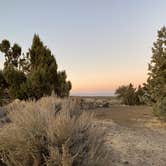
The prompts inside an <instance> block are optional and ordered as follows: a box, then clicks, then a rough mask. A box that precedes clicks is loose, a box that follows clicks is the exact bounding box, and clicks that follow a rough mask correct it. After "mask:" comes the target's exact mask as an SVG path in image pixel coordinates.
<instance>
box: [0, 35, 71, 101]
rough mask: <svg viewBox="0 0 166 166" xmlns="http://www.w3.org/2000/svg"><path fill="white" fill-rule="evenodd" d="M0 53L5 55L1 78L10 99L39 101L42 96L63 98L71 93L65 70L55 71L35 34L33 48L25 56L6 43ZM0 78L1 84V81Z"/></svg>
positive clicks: (49, 56)
mask: <svg viewBox="0 0 166 166" xmlns="http://www.w3.org/2000/svg"><path fill="white" fill-rule="evenodd" d="M0 51H1V52H2V53H3V54H4V56H5V63H4V69H3V73H4V74H3V76H4V79H5V81H6V83H7V85H8V93H9V95H10V98H12V99H14V98H19V99H29V98H31V99H39V98H41V97H42V96H44V95H51V93H52V91H54V92H55V94H56V95H57V96H60V97H66V96H68V95H69V91H70V90H71V82H70V81H67V75H66V72H65V71H62V72H60V71H59V72H58V70H57V68H58V66H57V63H56V60H55V57H54V55H53V54H52V53H51V51H50V49H49V48H47V47H46V46H45V45H44V44H43V42H42V41H41V40H40V38H39V36H38V35H36V34H35V35H34V38H33V41H32V46H31V48H30V49H29V51H28V52H27V53H26V54H22V53H21V47H20V46H19V45H18V44H14V45H13V46H12V47H11V45H10V42H9V41H8V40H3V41H2V42H1V43H0ZM1 78H2V77H1V75H0V81H1V80H2V79H1Z"/></svg>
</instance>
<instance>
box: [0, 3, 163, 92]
mask: <svg viewBox="0 0 166 166" xmlns="http://www.w3.org/2000/svg"><path fill="white" fill-rule="evenodd" d="M0 22H1V23H0V25H1V26H0V40H3V39H8V40H10V41H11V42H12V43H13V42H16V43H18V44H20V45H21V46H22V49H23V51H24V52H26V50H27V49H28V48H29V47H30V45H31V41H32V37H33V35H34V33H37V34H39V36H40V37H41V39H42V41H43V42H44V44H45V45H47V46H48V47H49V48H50V49H51V50H52V52H53V54H54V55H55V57H56V60H57V63H58V66H59V70H63V69H65V70H66V72H67V75H68V79H69V80H71V82H72V85H73V88H72V91H71V94H72V95H111V94H112V93H113V92H114V90H115V89H116V88H117V87H118V86H119V85H122V84H128V83H130V82H132V83H133V84H135V85H138V84H141V83H143V82H145V81H146V78H147V68H148V62H149V61H150V57H151V47H152V44H153V42H154V41H155V39H156V34H157V30H158V29H159V28H160V27H161V26H163V25H165V23H166V1H165V0H5V1H4V0H0ZM3 63H4V59H3V56H2V55H0V68H2V66H3Z"/></svg>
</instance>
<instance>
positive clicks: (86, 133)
mask: <svg viewBox="0 0 166 166" xmlns="http://www.w3.org/2000/svg"><path fill="white" fill-rule="evenodd" d="M75 102H76V101H75V100H73V99H72V100H67V99H66V100H60V99H55V98H54V97H49V98H48V97H47V98H46V97H45V98H42V99H41V100H39V101H38V102H32V101H29V102H21V103H18V102H15V103H12V104H10V105H9V106H8V107H6V111H7V113H8V114H9V118H10V120H11V123H9V124H7V125H5V127H3V128H2V129H1V130H0V157H1V161H2V162H3V163H4V164H6V165H7V166H8V165H12V166H30V165H34V166H45V165H46V166H78V165H80V166H92V165H95V166H101V165H103V166H104V165H109V163H108V152H107V150H106V148H105V145H104V139H103V138H104V133H103V132H101V131H99V129H98V128H97V127H95V125H93V123H92V118H93V116H92V115H90V114H89V113H86V112H82V111H78V112H77V110H76V109H77V105H76V104H75ZM59 104H60V105H61V110H60V111H57V110H56V108H57V107H56V106H57V105H59Z"/></svg>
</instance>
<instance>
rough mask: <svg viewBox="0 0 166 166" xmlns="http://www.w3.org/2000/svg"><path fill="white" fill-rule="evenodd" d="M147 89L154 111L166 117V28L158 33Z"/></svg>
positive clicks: (153, 49)
mask: <svg viewBox="0 0 166 166" xmlns="http://www.w3.org/2000/svg"><path fill="white" fill-rule="evenodd" d="M145 87H146V96H147V98H148V102H149V103H150V104H151V105H152V106H153V107H154V111H155V112H156V113H157V114H160V113H161V115H165V114H166V113H165V114H164V113H163V112H165V111H166V110H165V109H164V107H165V104H164V102H163V99H164V100H165V97H166V27H162V28H161V29H160V30H159V31H158V35H157V40H156V42H155V43H154V44H153V48H152V58H151V62H150V64H149V77H148V80H147V83H146V85H145Z"/></svg>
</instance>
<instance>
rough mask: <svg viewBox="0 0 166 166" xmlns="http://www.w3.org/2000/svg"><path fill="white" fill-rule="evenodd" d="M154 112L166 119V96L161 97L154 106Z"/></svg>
mask: <svg viewBox="0 0 166 166" xmlns="http://www.w3.org/2000/svg"><path fill="white" fill-rule="evenodd" d="M153 112H154V114H155V115H156V116H158V117H159V118H160V119H162V120H166V97H164V98H161V99H159V100H158V101H157V102H156V103H155V104H154V106H153Z"/></svg>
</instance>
